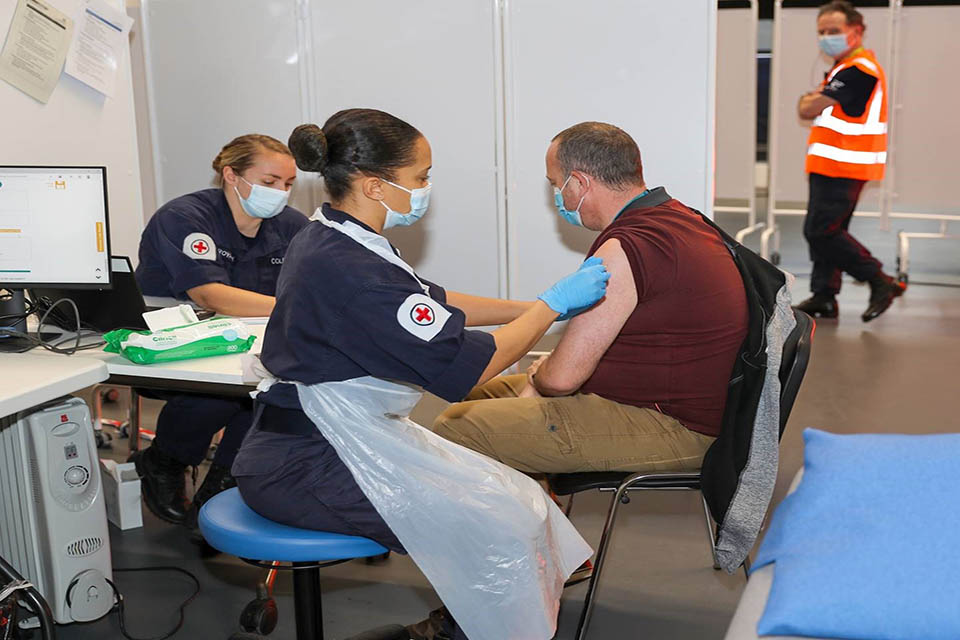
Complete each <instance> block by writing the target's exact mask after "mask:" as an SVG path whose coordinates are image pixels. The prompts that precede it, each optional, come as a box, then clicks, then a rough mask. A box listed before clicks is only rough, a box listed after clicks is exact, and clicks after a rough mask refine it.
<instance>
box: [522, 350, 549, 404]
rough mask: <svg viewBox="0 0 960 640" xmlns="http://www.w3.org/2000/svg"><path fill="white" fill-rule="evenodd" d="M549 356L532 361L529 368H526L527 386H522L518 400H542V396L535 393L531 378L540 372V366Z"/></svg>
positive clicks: (535, 389) (537, 392)
mask: <svg viewBox="0 0 960 640" xmlns="http://www.w3.org/2000/svg"><path fill="white" fill-rule="evenodd" d="M549 357H550V356H548V355H547V356H540V357H539V358H537V359H536V360H534V361H533V362H532V363H531V364H530V366H529V367H527V384H526V386H524V388H523V391H521V392H520V395H519V396H518V397H519V398H542V397H543V396H542V395H541V394H540V392H539V391H537V388H536V387H535V386H534V385H533V376H534V375H535V374H536V373H537V371H539V370H540V365H542V364H543V363H544V362H546V360H547V358H549Z"/></svg>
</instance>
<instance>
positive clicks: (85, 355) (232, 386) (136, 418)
mask: <svg viewBox="0 0 960 640" xmlns="http://www.w3.org/2000/svg"><path fill="white" fill-rule="evenodd" d="M247 325H248V326H249V327H250V333H252V334H253V335H255V336H257V339H256V341H255V342H254V343H253V346H252V347H251V349H250V351H249V352H248V353H252V354H258V353H260V349H261V348H262V346H263V335H264V332H265V331H266V328H267V327H266V321H265V319H264V320H259V319H258V320H248V321H247ZM61 346H64V347H68V346H70V345H69V343H67V344H64V345H61ZM81 354H82V355H81ZM245 355H246V354H237V355H228V356H215V357H212V358H197V359H195V360H180V361H177V362H168V363H159V364H134V363H132V362H130V361H129V360H127V359H126V358H124V357H123V356H121V355H119V354H116V353H107V352H106V351H104V350H103V349H91V350H89V351H80V352H78V353H77V355H72V356H66V355H63V354H58V353H54V352H52V351H48V350H46V349H43V348H41V347H37V348H35V349H33V350H32V351H30V352H29V357H31V358H38V359H41V360H45V361H49V362H51V363H53V362H63V361H71V360H86V361H91V362H93V363H95V364H99V366H101V367H103V368H104V370H105V371H106V376H105V377H103V378H100V379H98V380H93V381H91V382H90V383H88V384H86V385H80V386H78V387H76V388H74V389H72V390H71V391H68V392H67V393H72V392H73V391H77V390H78V389H81V388H83V387H84V386H89V385H91V384H96V383H98V382H104V381H105V382H106V383H107V384H115V385H118V386H125V387H130V413H129V415H128V424H129V429H130V449H131V451H132V450H135V449H136V448H137V447H139V444H140V394H139V393H138V391H137V390H138V389H148V390H154V391H172V392H181V393H203V394H210V395H219V396H234V397H244V396H247V395H248V394H249V393H250V392H251V391H253V389H254V388H255V387H256V384H257V383H256V382H255V381H251V380H247V381H245V380H244V379H243V366H242V364H241V363H242V359H243V357H244V356H245ZM3 357H4V356H2V355H0V358H3ZM0 363H2V360H0ZM0 366H2V364H0ZM147 395H149V394H147Z"/></svg>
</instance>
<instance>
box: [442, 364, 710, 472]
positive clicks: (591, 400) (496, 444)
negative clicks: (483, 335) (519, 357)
mask: <svg viewBox="0 0 960 640" xmlns="http://www.w3.org/2000/svg"><path fill="white" fill-rule="evenodd" d="M526 380H527V377H526V376H525V375H512V376H501V377H499V378H494V379H493V380H491V381H489V382H487V383H486V384H484V385H481V386H479V387H476V388H475V389H474V390H473V391H471V392H470V395H468V396H467V397H466V399H465V400H464V401H463V402H459V403H457V404H453V405H451V406H450V407H449V408H448V409H447V410H446V411H444V412H443V413H442V414H440V416H439V417H438V418H437V420H436V421H435V422H434V424H433V430H434V431H435V432H436V433H437V434H438V435H440V436H443V437H444V438H446V439H447V440H451V441H453V442H456V443H458V444H461V445H463V446H465V447H467V448H469V449H473V450H474V451H479V452H480V453H483V454H486V455H488V456H490V457H491V458H495V459H497V460H499V461H500V462H503V463H504V464H506V465H509V466H511V467H513V468H515V469H518V470H520V471H524V472H526V473H575V472H583V471H695V470H697V469H699V468H700V463H701V461H702V460H703V454H704V453H706V451H707V448H708V447H709V446H710V445H711V444H712V443H713V441H714V440H715V438H712V437H710V436H705V435H702V434H700V433H697V432H695V431H691V430H690V429H687V428H686V427H684V426H683V425H682V424H681V423H680V422H679V421H677V420H676V419H674V418H671V417H670V416H667V415H664V414H662V413H660V412H659V411H656V410H653V409H641V408H639V407H634V406H631V405H627V404H620V403H619V402H614V401H612V400H607V399H605V398H601V397H600V396H597V395H594V394H582V393H578V394H576V395H572V396H564V397H560V398H519V397H517V396H518V395H519V393H520V391H522V390H523V387H524V386H525V384H526Z"/></svg>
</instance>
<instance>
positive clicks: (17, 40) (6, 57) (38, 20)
mask: <svg viewBox="0 0 960 640" xmlns="http://www.w3.org/2000/svg"><path fill="white" fill-rule="evenodd" d="M72 33H73V20H71V19H70V18H69V17H67V15H66V14H64V13H61V12H60V11H57V10H56V9H55V8H53V7H52V6H50V5H49V4H47V3H46V2H43V1H42V0H19V2H18V3H17V8H16V10H15V11H14V13H13V21H12V22H11V23H10V30H9V31H8V32H7V40H6V43H5V44H4V46H3V51H2V52H0V78H2V79H4V80H6V81H7V82H9V83H10V84H12V85H13V86H15V87H16V88H17V89H20V90H21V91H23V92H24V93H26V94H27V95H28V96H30V97H32V98H34V99H36V100H39V101H40V102H44V103H45V102H47V100H49V99H50V94H51V93H53V88H54V87H55V86H57V81H58V80H59V79H60V71H61V69H63V60H64V58H65V57H66V55H67V49H68V48H69V46H70V37H71V34H72Z"/></svg>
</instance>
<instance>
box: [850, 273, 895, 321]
mask: <svg viewBox="0 0 960 640" xmlns="http://www.w3.org/2000/svg"><path fill="white" fill-rule="evenodd" d="M906 290H907V285H906V283H904V282H897V281H896V280H894V279H893V278H891V277H890V276H888V275H887V274H885V273H881V274H879V275H877V276H876V277H875V278H874V279H873V280H871V281H870V304H868V305H867V310H866V311H864V312H863V315H861V316H860V319H861V320H863V321H864V322H870V321H871V320H873V319H874V318H876V317H877V316H879V315H880V314H881V313H883V312H884V311H886V310H887V309H888V308H890V305H891V304H893V299H894V298H899V297H900V296H902V295H903V292H904V291H906Z"/></svg>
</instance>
